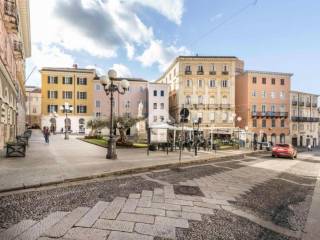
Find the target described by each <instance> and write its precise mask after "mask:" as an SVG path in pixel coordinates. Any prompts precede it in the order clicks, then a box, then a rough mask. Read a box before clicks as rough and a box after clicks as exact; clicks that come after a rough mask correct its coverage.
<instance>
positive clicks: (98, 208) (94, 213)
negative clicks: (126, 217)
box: [75, 201, 110, 227]
mask: <svg viewBox="0 0 320 240" xmlns="http://www.w3.org/2000/svg"><path fill="white" fill-rule="evenodd" d="M109 204H110V203H109V202H103V201H99V202H98V203H97V204H96V205H95V206H94V207H93V208H91V209H90V211H89V212H87V214H86V215H85V216H84V217H83V218H81V219H80V221H79V222H77V223H76V224H75V226H78V227H92V225H93V224H94V223H95V221H96V220H97V219H98V218H99V216H100V215H101V214H102V212H104V211H105V209H106V208H107V207H108V206H109Z"/></svg>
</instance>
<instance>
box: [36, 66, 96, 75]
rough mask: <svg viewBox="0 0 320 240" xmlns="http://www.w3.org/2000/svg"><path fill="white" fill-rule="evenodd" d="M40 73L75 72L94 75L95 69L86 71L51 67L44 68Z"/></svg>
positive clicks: (84, 69) (83, 69) (85, 69)
mask: <svg viewBox="0 0 320 240" xmlns="http://www.w3.org/2000/svg"><path fill="white" fill-rule="evenodd" d="M42 72H72V73H74V72H77V73H92V74H95V72H96V70H95V69H87V68H51V67H44V68H42V69H41V70H40V73H42Z"/></svg>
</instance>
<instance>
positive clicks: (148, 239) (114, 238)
mask: <svg viewBox="0 0 320 240" xmlns="http://www.w3.org/2000/svg"><path fill="white" fill-rule="evenodd" d="M108 240H153V237H152V236H147V235H142V234H138V233H127V232H117V231H112V232H111V234H110V235H109V237H108Z"/></svg>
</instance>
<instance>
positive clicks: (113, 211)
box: [100, 197, 126, 219]
mask: <svg viewBox="0 0 320 240" xmlns="http://www.w3.org/2000/svg"><path fill="white" fill-rule="evenodd" d="M125 202H126V199H125V198H121V197H116V198H115V199H114V200H113V201H112V202H111V203H110V205H109V206H108V207H107V208H106V210H105V211H104V212H103V213H102V215H101V216H100V217H101V218H106V219H116V217H117V215H118V213H119V212H120V210H121V209H122V207H123V205H124V204H125Z"/></svg>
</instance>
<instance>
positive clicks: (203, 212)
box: [182, 206, 213, 214]
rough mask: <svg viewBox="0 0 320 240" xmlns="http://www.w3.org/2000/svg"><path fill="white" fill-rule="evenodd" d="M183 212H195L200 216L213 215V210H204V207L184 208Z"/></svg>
mask: <svg viewBox="0 0 320 240" xmlns="http://www.w3.org/2000/svg"><path fill="white" fill-rule="evenodd" d="M182 211H183V212H193V213H200V214H213V211H212V209H210V208H204V207H190V206H182Z"/></svg>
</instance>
